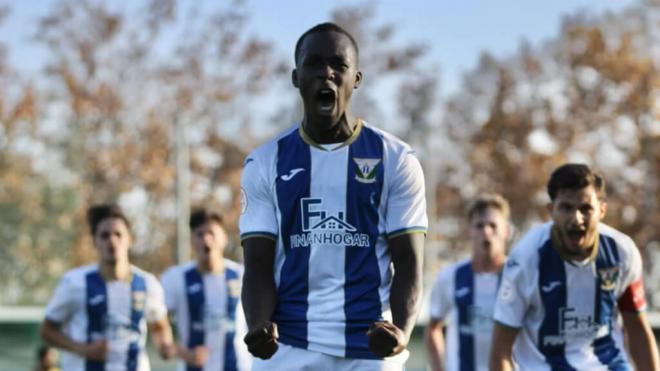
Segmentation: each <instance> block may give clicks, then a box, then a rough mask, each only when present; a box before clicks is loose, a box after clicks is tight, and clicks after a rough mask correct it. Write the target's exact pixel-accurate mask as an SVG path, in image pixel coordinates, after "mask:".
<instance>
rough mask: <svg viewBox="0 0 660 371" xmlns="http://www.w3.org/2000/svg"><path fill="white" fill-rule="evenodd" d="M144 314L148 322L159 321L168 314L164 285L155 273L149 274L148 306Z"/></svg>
mask: <svg viewBox="0 0 660 371" xmlns="http://www.w3.org/2000/svg"><path fill="white" fill-rule="evenodd" d="M144 316H145V318H146V319H147V322H157V321H160V320H161V319H163V318H164V317H166V316H167V307H165V295H164V293H163V287H162V286H161V285H160V282H158V280H157V279H156V277H154V276H153V275H149V276H147V307H146V310H145V312H144Z"/></svg>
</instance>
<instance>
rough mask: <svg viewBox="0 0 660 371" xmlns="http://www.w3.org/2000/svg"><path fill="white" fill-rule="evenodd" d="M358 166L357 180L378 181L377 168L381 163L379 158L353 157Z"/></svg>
mask: <svg viewBox="0 0 660 371" xmlns="http://www.w3.org/2000/svg"><path fill="white" fill-rule="evenodd" d="M353 161H355V164H356V165H357V168H356V170H355V180H357V181H358V182H360V183H365V184H369V183H373V182H375V181H376V170H377V169H378V164H379V163H380V159H379V158H353Z"/></svg>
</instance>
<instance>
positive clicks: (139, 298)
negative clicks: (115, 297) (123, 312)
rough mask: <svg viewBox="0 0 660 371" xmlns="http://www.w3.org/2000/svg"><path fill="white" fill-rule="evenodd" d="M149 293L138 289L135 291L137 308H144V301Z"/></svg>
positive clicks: (134, 300) (134, 305)
mask: <svg viewBox="0 0 660 371" xmlns="http://www.w3.org/2000/svg"><path fill="white" fill-rule="evenodd" d="M146 298H147V295H146V294H145V293H144V292H142V291H137V292H134V293H133V308H134V309H135V310H139V311H142V310H144V303H145V301H146Z"/></svg>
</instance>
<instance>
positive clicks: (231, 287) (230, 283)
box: [227, 280, 241, 298]
mask: <svg viewBox="0 0 660 371" xmlns="http://www.w3.org/2000/svg"><path fill="white" fill-rule="evenodd" d="M227 291H228V294H229V296H231V297H233V298H238V297H240V296H241V280H227Z"/></svg>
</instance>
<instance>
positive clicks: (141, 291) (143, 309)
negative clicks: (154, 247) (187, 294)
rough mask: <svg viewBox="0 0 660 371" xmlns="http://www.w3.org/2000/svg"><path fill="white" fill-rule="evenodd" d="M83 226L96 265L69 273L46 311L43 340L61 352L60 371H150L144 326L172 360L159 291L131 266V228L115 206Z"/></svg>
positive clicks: (94, 213) (101, 209)
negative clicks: (88, 232) (88, 234)
mask: <svg viewBox="0 0 660 371" xmlns="http://www.w3.org/2000/svg"><path fill="white" fill-rule="evenodd" d="M87 221H88V224H89V227H90V230H91V233H92V237H93V241H94V246H95V247H96V249H97V252H98V263H96V264H92V265H87V266H84V267H79V268H76V269H73V270H71V271H69V272H67V273H66V274H65V275H64V277H62V279H61V280H60V282H59V284H58V285H57V287H56V289H55V293H54V294H53V297H52V298H51V300H50V302H49V303H48V306H47V308H46V318H45V319H44V321H43V323H42V326H41V337H42V338H43V339H44V340H45V341H46V342H48V343H50V344H51V345H53V346H56V347H58V348H62V349H63V350H64V352H62V357H61V358H62V370H67V371H69V370H70V371H83V370H105V369H107V370H138V371H146V370H149V369H150V368H149V360H148V358H147V354H146V351H145V342H146V339H147V324H148V328H149V332H150V334H151V337H152V339H153V341H154V343H155V344H156V346H157V348H158V350H159V352H160V354H161V356H162V357H163V358H170V357H172V356H173V354H174V350H175V349H174V346H173V342H172V333H171V329H170V325H169V322H168V321H167V310H166V309H165V302H164V298H163V289H162V288H161V286H160V283H158V280H157V279H156V278H155V277H154V276H153V275H152V274H151V273H148V272H145V271H143V270H141V269H139V268H137V267H136V266H134V265H131V264H130V262H129V256H128V251H129V249H130V247H131V245H132V237H131V233H130V224H129V222H128V219H127V218H126V216H125V215H124V213H123V212H122V211H121V209H120V208H119V207H118V206H117V205H97V206H93V207H91V208H90V209H89V210H88V212H87Z"/></svg>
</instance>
